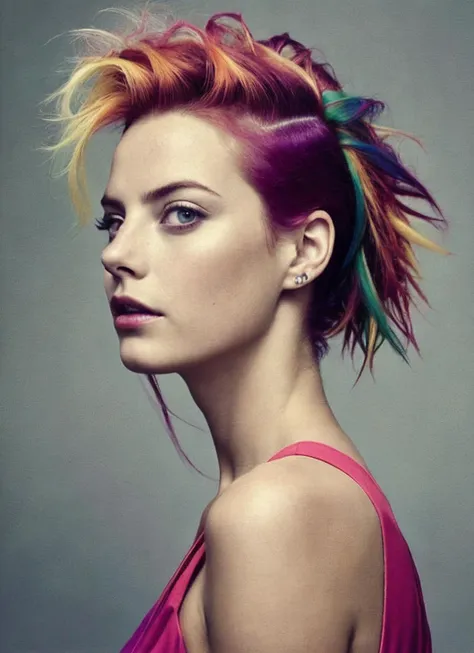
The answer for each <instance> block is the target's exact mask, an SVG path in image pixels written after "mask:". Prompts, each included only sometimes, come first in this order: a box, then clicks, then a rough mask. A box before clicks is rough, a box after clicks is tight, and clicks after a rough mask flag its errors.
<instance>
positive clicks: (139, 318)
mask: <svg viewBox="0 0 474 653" xmlns="http://www.w3.org/2000/svg"><path fill="white" fill-rule="evenodd" d="M160 317H163V316H162V315H150V314H149V313H128V314H127V313H123V314H122V315H117V317H116V318H115V320H114V324H115V326H116V327H119V328H120V329H136V328H137V327H139V326H141V325H142V324H145V323H147V322H152V321H153V320H157V319H159V318H160Z"/></svg>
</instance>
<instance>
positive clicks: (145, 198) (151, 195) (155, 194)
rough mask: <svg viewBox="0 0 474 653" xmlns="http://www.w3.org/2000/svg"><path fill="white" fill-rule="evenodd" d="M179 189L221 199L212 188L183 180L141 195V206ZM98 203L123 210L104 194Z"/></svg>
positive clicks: (117, 202) (115, 201)
mask: <svg viewBox="0 0 474 653" xmlns="http://www.w3.org/2000/svg"><path fill="white" fill-rule="evenodd" d="M181 188H198V189H200V190H205V191H207V192H208V193H212V194H213V195H217V197H221V195H219V193H216V191H215V190H212V188H208V187H207V186H204V184H200V183H199V182H197V181H192V180H188V179H183V180H181V181H174V182H171V183H170V184H166V185H165V186H160V187H159V188H154V189H153V190H149V191H147V192H146V193H143V195H142V196H141V198H140V199H141V202H142V204H151V203H152V202H155V201H156V200H159V199H162V198H163V197H166V195H171V193H174V192H175V191H177V190H180V189H181ZM100 203H101V204H102V206H105V205H108V206H116V207H119V208H120V209H122V210H123V209H124V206H123V202H121V201H120V200H118V199H115V198H114V197H111V196H110V195H107V194H105V195H104V196H103V197H102V199H101V200H100Z"/></svg>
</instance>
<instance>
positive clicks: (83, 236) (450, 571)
mask: <svg viewBox="0 0 474 653" xmlns="http://www.w3.org/2000/svg"><path fill="white" fill-rule="evenodd" d="M108 5H109V2H108V1H107V0H81V2H77V0H41V1H38V0H16V1H13V0H3V1H2V9H1V11H2V49H3V52H2V60H1V66H2V70H1V75H2V80H1V88H2V93H1V143H2V162H1V166H2V168H1V184H2V189H1V238H0V247H1V297H0V299H1V361H0V364H1V433H2V444H1V457H2V468H1V478H2V503H1V506H2V517H1V523H2V535H1V582H0V587H1V601H2V603H1V624H0V632H1V635H0V638H1V639H0V647H1V651H2V653H3V652H5V653H26V652H27V651H28V652H33V651H34V652H35V653H56V652H61V653H66V652H67V653H79V652H84V653H85V652H86V651H87V653H109V652H111V651H118V650H119V648H120V647H121V645H123V644H124V642H125V641H126V639H128V637H129V636H130V635H131V633H132V632H133V630H134V629H135V628H136V626H137V625H138V623H139V621H140V620H141V619H142V617H143V616H144V614H145V613H146V612H147V611H148V609H149V608H150V607H151V605H152V604H153V602H154V601H155V600H156V598H157V597H158V596H159V594H160V593H161V591H162V589H163V587H164V585H165V584H166V582H167V581H168V580H169V578H170V576H171V575H172V573H173V572H174V570H175V568H176V566H177V565H178V563H179V562H180V561H181V559H182V557H183V556H184V554H185V552H186V551H187V549H188V547H189V546H190V544H191V541H192V538H193V536H194V534H195V531H196V528H197V523H198V519H199V515H200V512H201V510H202V508H203V507H204V505H205V504H206V502H207V501H208V500H209V499H210V498H211V497H212V496H213V495H214V493H215V490H216V487H217V483H216V482H214V481H209V480H207V479H205V478H203V477H201V476H199V475H198V474H197V473H196V472H194V471H193V470H192V469H190V468H188V467H185V466H184V464H183V463H182V462H181V460H180V459H179V458H178V455H177V454H176V453H175V451H174V448H173V445H172V443H171V441H170V440H169V438H168V437H167V435H166V432H165V430H164V427H163V425H162V421H161V419H160V411H159V409H158V408H157V409H156V410H155V409H154V408H153V407H152V405H151V404H150V402H149V400H148V398H147V395H146V392H145V390H144V388H143V386H142V384H141V382H140V377H139V376H137V375H134V374H132V373H130V372H129V371H127V370H126V369H125V368H124V367H123V366H122V364H121V362H120V358H119V354H118V343H117V337H116V334H115V332H114V330H113V325H112V323H111V318H110V314H109V309H108V306H107V303H106V301H105V294H104V291H103V288H102V270H101V265H100V260H99V255H100V249H101V247H102V245H103V244H105V240H106V235H105V234H104V233H100V234H99V233H98V232H96V231H95V229H94V228H93V227H92V226H89V227H86V228H85V229H84V230H83V231H82V232H80V233H79V235H77V236H73V231H72V230H71V226H72V225H73V223H74V217H73V214H72V210H71V206H70V203H69V200H68V197H67V190H66V182H65V180H61V181H51V179H50V177H49V172H50V166H49V163H48V162H47V160H46V157H45V155H44V154H42V153H41V152H39V151H38V147H39V146H40V145H41V143H44V141H45V139H46V138H47V132H46V128H45V126H44V123H42V121H41V120H40V117H39V107H38V103H39V101H40V100H42V99H43V98H44V96H45V95H46V94H47V93H48V92H50V91H52V90H53V89H54V88H56V87H57V85H58V84H59V82H60V81H61V80H62V79H63V77H61V76H59V75H58V74H57V73H56V71H57V70H58V69H59V68H61V67H64V57H65V56H69V55H71V53H72V50H71V48H70V47H69V45H68V40H67V38H66V37H62V38H58V39H53V40H52V41H51V40H50V39H51V38H52V37H54V36H55V35H57V34H59V33H61V32H64V31H66V30H69V29H72V28H78V27H87V26H91V25H93V24H94V25H96V26H103V27H108V26H110V25H111V19H110V18H107V15H100V16H96V12H97V11H98V10H99V9H103V8H105V7H107V6H108ZM128 6H133V5H128ZM173 6H176V5H173ZM179 10H180V11H179V13H180V15H181V16H182V17H185V18H186V17H191V18H194V17H196V20H200V19H201V18H205V17H207V16H209V15H210V14H211V13H212V12H214V11H224V10H226V11H240V12H242V13H243V17H244V19H245V20H246V21H247V22H248V24H249V26H250V29H251V30H252V31H253V33H254V35H255V36H256V37H257V38H264V37H268V36H270V35H271V34H275V33H281V32H283V31H286V30H289V31H290V34H291V35H292V36H294V37H295V38H296V39H298V40H301V41H303V42H304V43H305V44H307V45H311V46H315V47H318V48H321V49H322V50H323V52H324V53H325V55H326V57H327V58H328V60H329V61H330V62H331V63H332V64H333V66H334V68H335V70H336V73H337V74H338V76H339V78H340V80H341V82H342V83H343V85H344V86H345V87H346V89H347V90H349V91H354V92H357V93H359V94H368V95H373V96H376V97H379V98H381V99H383V100H384V101H386V102H387V104H388V107H389V110H388V111H387V114H386V117H385V121H383V124H388V125H392V126H396V127H399V128H400V129H404V130H406V131H410V132H413V133H415V134H416V135H418V136H419V137H420V138H421V139H422V140H423V142H424V145H425V148H426V152H423V150H421V149H419V148H418V147H417V146H416V145H414V144H411V143H409V142H407V143H406V144H405V145H403V147H402V150H401V151H402V155H404V156H405V157H406V160H407V162H408V163H409V164H410V165H412V166H414V167H415V169H416V170H417V171H418V173H419V175H420V177H421V179H422V181H423V182H425V183H426V184H427V185H428V187H429V188H430V189H431V190H432V192H433V193H434V195H435V197H436V198H437V199H438V201H439V202H440V204H441V206H442V208H443V209H444V211H445V212H446V215H447V216H448V218H449V220H450V221H451V230H450V232H449V233H448V235H447V237H444V236H443V235H442V234H438V233H437V232H435V231H434V230H433V229H429V228H422V231H423V233H426V234H429V235H431V236H433V237H434V238H435V239H436V240H437V242H439V243H441V244H443V245H445V246H446V247H448V249H450V250H451V251H453V252H455V256H451V257H448V258H445V257H442V256H440V255H437V254H434V253H430V252H426V251H424V250H419V253H418V257H419V261H420V263H421V269H422V273H423V275H424V279H423V289H424V290H425V292H426V293H427V295H428V298H429V300H430V303H431V305H432V310H429V309H427V308H422V310H421V311H420V312H419V313H417V312H414V314H413V319H414V325H415V332H416V335H417V337H418V339H419V343H420V346H421V349H422V355H423V359H420V358H418V357H417V356H416V353H415V352H412V354H411V356H410V358H411V367H408V366H407V365H405V364H404V363H403V361H402V360H401V359H400V358H399V357H398V356H397V355H396V354H395V353H393V352H392V351H391V350H389V348H388V345H386V346H385V347H384V348H382V351H380V352H379V353H378V354H377V357H376V383H375V384H374V383H373V382H372V380H371V378H370V376H364V377H363V379H362V381H361V382H360V383H359V385H358V386H357V387H356V388H355V389H354V390H351V386H352V383H353V381H354V380H355V371H354V370H353V369H352V365H351V362H350V359H349V357H348V356H346V357H345V359H344V360H342V359H341V356H340V340H336V341H334V344H333V350H332V352H331V354H330V355H329V357H328V358H327V359H326V360H325V361H324V362H323V365H322V373H323V378H324V380H325V385H326V388H327V393H328V396H329V399H330V402H331V404H332V406H333V408H334V410H335V413H336V415H337V416H338V418H339V420H340V422H341V424H342V426H343V427H344V428H345V430H346V431H347V432H348V433H349V434H350V435H351V436H352V438H353V439H354V441H355V442H356V444H357V446H358V447H359V448H360V450H361V451H362V453H363V455H364V456H365V458H366V460H367V462H368V463H369V466H370V467H371V469H372V472H373V473H374V475H375V477H376V478H377V479H378V481H379V483H380V484H381V485H382V488H383V489H384V491H385V493H386V495H387V497H388V498H389V501H390V502H391V504H392V507H393V509H394V511H395V514H396V516H397V518H398V521H399V523H400V526H401V528H402V530H403V532H404V534H405V537H406V539H407V541H408V542H409V544H410V546H411V549H412V552H413V555H414V558H415V561H416V563H417V566H418V569H419V572H420V576H421V580H422V586H423V590H424V594H425V600H426V605H427V610H428V615H429V619H430V623H431V628H432V633H433V640H434V650H435V651H436V652H437V653H472V651H474V644H473V643H474V620H473V619H472V617H473V612H472V606H473V605H474V571H473V562H472V559H473V542H474V521H473V518H472V514H473V508H474V505H473V496H474V484H473V475H472V465H473V462H474V438H473V423H474V411H473V403H474V401H473V399H474V393H473V363H474V355H473V347H472V337H473V323H474V320H473V294H472V285H473V279H474V269H473V267H474V266H473V258H474V257H473V245H474V243H473V234H474V228H473V215H472V207H473V205H474V201H473V200H474V198H473V191H472V187H473V184H472V170H473V160H472V155H473V150H474V148H473V142H472V141H473V139H472V132H473V127H474V125H473V106H474V93H473V77H472V62H473V61H474V48H473V39H472V33H473V28H474V20H473V18H474V3H472V2H470V1H469V0H453V1H451V2H447V0H444V1H441V0H417V1H414V0H397V1H396V2H395V1H394V0H392V1H390V2H388V1H381V0H379V1H376V0H355V1H351V2H349V1H345V0H331V1H329V0H326V1H323V0H305V1H295V0H293V2H290V1H289V0H286V1H285V2H282V1H279V0H278V1H277V0H266V1H265V2H264V1H261V2H258V3H256V2H255V1H254V0H238V1H233V2H224V3H223V2H221V1H218V0H213V1H210V0H209V1H207V2H203V1H201V2H199V3H197V4H196V3H181V4H180V6H179ZM112 19H113V17H112ZM114 138H115V137H110V136H103V137H101V138H98V139H97V140H96V141H95V143H94V144H93V146H92V147H91V150H90V166H89V171H90V179H91V189H92V197H93V200H94V202H95V204H94V206H95V209H96V210H97V217H98V216H99V211H98V199H99V197H100V195H101V193H102V191H103V189H104V186H105V183H106V180H107V175H108V166H109V158H110V154H111V152H112V149H113V146H114V142H115V140H114ZM358 362H360V357H357V359H356V363H358ZM161 383H162V387H163V389H164V392H165V398H166V399H167V401H168V402H169V406H170V408H171V409H172V410H174V411H175V412H177V413H178V414H179V415H180V416H181V417H183V418H184V419H187V420H189V421H191V422H193V423H194V424H196V425H198V426H200V427H205V423H204V419H203V417H202V415H201V414H200V413H199V411H198V410H197V409H196V407H195V406H194V405H193V404H192V401H191V399H190V398H189V396H188V394H187V391H186V387H185V386H184V384H183V383H182V382H181V380H180V379H179V378H177V377H175V376H173V375H170V376H165V377H161ZM175 426H176V429H177V432H178V436H179V437H180V440H181V442H182V445H183V447H184V448H185V450H186V452H187V453H188V455H189V456H190V457H191V458H192V460H193V461H194V463H195V464H196V465H197V466H198V467H199V468H200V469H201V470H203V471H204V472H205V473H207V474H209V475H210V476H212V477H213V478H217V465H216V459H215V455H214V451H213V446H212V442H211V440H210V437H209V435H208V433H207V431H206V430H205V431H204V432H202V431H199V430H197V429H194V428H192V427H189V426H187V425H186V424H184V423H182V422H180V421H179V420H175Z"/></svg>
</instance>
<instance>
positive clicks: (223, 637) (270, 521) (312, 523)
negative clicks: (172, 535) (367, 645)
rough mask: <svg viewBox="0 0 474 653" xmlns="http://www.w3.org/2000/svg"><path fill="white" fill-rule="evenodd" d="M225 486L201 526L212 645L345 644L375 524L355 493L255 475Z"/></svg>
mask: <svg viewBox="0 0 474 653" xmlns="http://www.w3.org/2000/svg"><path fill="white" fill-rule="evenodd" d="M344 487H346V488H347V486H344ZM355 487H356V488H357V486H355ZM231 490H233V488H230V489H229V490H228V491H227V492H226V497H225V500H224V496H223V497H222V500H221V502H220V503H216V505H215V506H214V509H213V510H211V511H210V512H209V515H208V519H207V522H206V526H205V540H206V574H205V588H204V612H205V617H206V624H207V628H208V639H209V645H210V650H211V652H212V653H244V652H245V653H247V651H252V652H255V653H289V652H290V651H291V653H309V652H311V653H328V651H331V653H345V652H346V651H347V647H348V643H349V641H350V638H351V634H352V630H353V628H354V623H355V609H354V606H355V602H356V598H355V595H356V594H357V592H358V590H359V589H360V588H359V587H358V585H359V580H360V576H361V569H362V568H363V565H362V564H360V562H361V560H362V559H363V557H364V553H363V552H364V549H365V547H366V541H367V538H368V537H369V533H368V531H369V530H370V529H371V528H373V524H372V526H368V525H367V511H365V513H364V510H362V511H361V510H360V509H358V506H360V505H361V502H360V497H359V496H356V493H353V500H352V501H351V496H350V495H351V493H350V492H349V493H347V492H343V495H344V494H349V496H348V497H346V496H343V497H342V500H341V494H340V493H339V494H338V492H337V490H336V489H335V488H333V490H329V491H328V490H327V488H325V489H324V492H316V493H315V495H314V494H313V495H312V496H309V494H308V493H306V494H304V493H301V492H300V493H298V491H295V490H294V488H293V489H292V491H290V492H288V489H287V487H284V486H282V485H281V484H280V485H278V486H277V485H276V484H272V483H268V482H267V483H266V485H265V486H263V487H262V485H261V484H259V483H258V481H257V482H255V481H250V482H246V483H243V484H241V485H240V486H239V487H238V488H236V489H235V491H234V492H232V491H231ZM359 490H360V488H359Z"/></svg>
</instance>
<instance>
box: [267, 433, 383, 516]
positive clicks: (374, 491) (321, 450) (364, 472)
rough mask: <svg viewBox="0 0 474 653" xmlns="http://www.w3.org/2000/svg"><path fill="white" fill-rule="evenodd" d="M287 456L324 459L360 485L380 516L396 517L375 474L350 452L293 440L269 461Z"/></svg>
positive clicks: (319, 443)
mask: <svg viewBox="0 0 474 653" xmlns="http://www.w3.org/2000/svg"><path fill="white" fill-rule="evenodd" d="M287 456H307V457H309V458H315V459H317V460H322V461H323V462H326V463H328V464H329V465H332V466H333V467H336V468H337V469H340V470H341V471H342V472H344V473H345V474H347V476H349V477H350V478H352V479H353V480H354V481H355V482H356V483H357V484H358V485H360V487H361V488H362V489H363V490H364V491H365V493H366V494H367V496H368V497H369V499H370V500H371V501H372V503H373V504H374V507H375V509H376V510H377V512H378V513H379V516H380V517H381V516H382V515H381V513H382V512H384V513H385V514H388V515H390V516H391V517H392V518H395V517H394V515H393V512H392V508H391V506H390V503H389V502H388V499H387V497H386V496H385V494H384V493H383V492H382V490H381V488H380V486H379V485H378V483H377V481H376V480H375V478H374V477H373V475H372V474H371V473H370V471H369V470H368V469H367V468H366V467H364V466H363V465H361V464H360V463H359V462H357V460H354V458H351V456H349V455H348V454H346V453H344V452H342V451H340V450H339V449H336V448H335V447H332V446H330V445H328V444H325V443H323V442H315V441H313V440H301V441H300V442H293V443H292V444H289V445H287V446H286V447H283V449H280V450H279V451H277V452H276V453H275V454H273V456H272V457H271V458H269V459H268V461H267V462H271V461H272V460H278V459H279V458H285V457H287Z"/></svg>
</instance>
